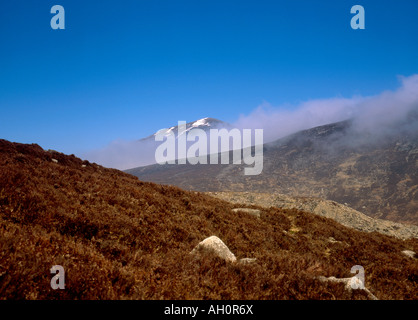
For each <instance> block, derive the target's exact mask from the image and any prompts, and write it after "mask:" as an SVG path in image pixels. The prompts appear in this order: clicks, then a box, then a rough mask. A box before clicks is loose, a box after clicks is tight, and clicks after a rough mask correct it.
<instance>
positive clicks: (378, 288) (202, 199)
mask: <svg viewBox="0 0 418 320" xmlns="http://www.w3.org/2000/svg"><path fill="white" fill-rule="evenodd" d="M242 206H243V205H241V204H231V203H228V202H225V201H222V200H220V199H216V198H213V197H210V196H208V195H204V194H201V193H198V192H189V191H184V190H181V189H179V188H177V187H174V186H163V185H157V184H154V183H147V182H142V181H140V180H138V179H137V178H136V177H134V176H131V175H129V174H126V173H123V172H121V171H118V170H114V169H106V168H104V167H101V166H98V165H96V164H94V163H90V162H87V161H82V160H80V159H78V158H76V157H75V156H67V155H64V154H62V153H59V152H56V151H44V150H43V149H42V148H41V147H39V146H38V145H36V144H32V145H26V144H19V143H11V142H8V141H5V140H0V298H1V299H273V300H274V299H367V298H368V296H367V295H366V293H365V292H364V291H363V290H353V291H352V292H351V293H350V292H349V291H347V290H346V289H345V286H344V284H343V283H333V282H323V281H321V278H319V277H322V276H324V277H337V278H346V277H351V276H353V275H352V274H351V273H350V269H351V267H352V266H354V265H361V266H363V267H364V269H365V279H366V281H365V285H366V287H367V288H368V289H369V290H370V292H372V293H373V294H374V295H375V296H376V297H377V298H379V299H417V298H418V267H417V262H416V258H413V257H409V256H407V255H405V254H404V253H402V251H404V250H412V251H415V252H418V240H417V239H410V240H400V239H397V238H394V237H390V236H386V235H382V234H378V233H365V232H360V231H356V230H353V229H350V228H347V227H345V226H342V225H340V224H338V223H337V222H335V221H333V220H331V219H327V218H325V217H320V216H317V215H313V214H310V213H306V212H302V211H298V210H296V209H289V210H286V209H278V208H273V207H271V208H263V207H256V206H251V208H253V209H258V210H260V212H261V213H260V216H259V217H255V216H252V215H250V214H247V213H246V212H244V211H243V210H241V211H240V210H237V212H235V211H233V210H232V209H233V208H240V207H242ZM213 235H215V236H217V237H219V238H220V239H222V241H223V242H224V243H225V244H226V245H227V246H228V247H229V249H230V250H231V251H232V252H233V253H234V254H235V256H236V257H237V258H238V259H242V258H256V260H255V262H252V263H232V262H227V261H225V260H222V259H220V258H218V257H217V256H215V255H214V254H213V253H212V254H211V253H207V254H202V255H194V254H190V252H191V251H192V250H193V248H195V246H196V245H197V244H198V243H199V242H201V241H202V240H204V239H206V238H208V237H210V236H213ZM53 265H62V266H63V267H64V269H65V271H66V287H65V289H64V290H52V289H51V287H50V281H51V277H52V275H51V274H50V269H51V267H52V266H53Z"/></svg>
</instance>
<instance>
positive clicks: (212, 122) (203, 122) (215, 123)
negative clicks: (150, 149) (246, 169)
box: [139, 117, 232, 141]
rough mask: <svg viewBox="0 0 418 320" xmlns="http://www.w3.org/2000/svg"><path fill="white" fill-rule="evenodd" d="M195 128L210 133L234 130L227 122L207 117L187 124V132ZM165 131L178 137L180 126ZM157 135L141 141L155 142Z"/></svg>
mask: <svg viewBox="0 0 418 320" xmlns="http://www.w3.org/2000/svg"><path fill="white" fill-rule="evenodd" d="M193 128H194V129H202V130H203V131H205V132H208V131H209V130H210V129H222V128H226V129H230V128H232V126H231V125H230V124H229V123H227V122H224V121H221V120H218V119H215V118H210V117H206V118H202V119H199V120H196V121H193V122H188V123H186V124H185V132H188V131H190V130H191V129H193ZM162 130H164V129H162ZM164 131H165V133H170V132H173V133H174V134H175V135H176V137H177V136H178V131H179V126H178V125H176V126H173V127H170V128H168V129H166V130H164ZM156 135H157V132H155V133H154V134H152V135H150V136H148V137H146V138H143V139H141V140H139V141H155V136H156Z"/></svg>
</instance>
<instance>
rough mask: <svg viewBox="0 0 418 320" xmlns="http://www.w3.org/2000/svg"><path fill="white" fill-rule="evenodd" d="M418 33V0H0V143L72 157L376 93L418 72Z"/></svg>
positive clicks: (395, 85) (392, 87)
mask: <svg viewBox="0 0 418 320" xmlns="http://www.w3.org/2000/svg"><path fill="white" fill-rule="evenodd" d="M55 4H60V5H62V6H63V7H64V8H65V19H66V20H65V23H66V29H65V30H52V29H51V27H50V20H51V18H52V16H53V14H51V13H50V9H51V7H52V6H53V5H55ZM356 4H361V5H363V6H364V8H365V12H366V29H365V30H353V29H351V27H350V20H351V17H352V16H353V15H352V14H351V13H350V8H351V7H352V6H353V5H356ZM417 35H418V1H416V0H398V1H370V0H363V1H357V0H356V1H354V0H350V1H348V0H339V1H335V0H334V1H325V0H318V1H298V0H292V1H291V0H286V1H279V0H276V1H261V0H257V1H255V0H254V1H245V0H240V1H228V0H223V1H218V0H211V1H207V0H194V1H180V0H166V1H159V0H147V1H145V0H136V1H124V0H121V1H103V0H102V1H90V0H86V1H76V0H71V1H66V0H55V1H46V0H39V1H18V0H16V1H5V0H4V1H1V2H0V111H1V118H0V138H2V139H7V140H11V141H16V142H23V143H38V144H39V145H41V146H42V147H43V148H45V149H49V148H51V149H55V150H59V151H62V152H64V153H68V154H72V153H74V154H76V155H78V154H81V153H82V152H85V151H87V150H91V149H96V148H101V147H103V146H105V145H107V144H108V143H110V142H111V141H113V140H117V139H123V140H133V139H139V138H142V137H144V136H148V135H149V134H151V133H153V132H155V131H156V130H158V129H160V128H162V127H167V126H171V125H175V124H177V121H178V120H186V121H193V120H197V119H200V118H203V117H207V116H210V117H214V118H218V119H221V120H224V121H228V122H234V121H236V120H237V119H238V117H239V115H240V114H250V113H251V112H252V111H253V110H254V109H256V108H257V107H258V106H259V105H260V104H263V103H264V102H268V103H269V104H271V105H274V106H283V105H288V108H292V106H295V105H297V104H298V103H301V102H303V101H307V100H311V99H324V98H332V97H347V98H349V97H352V96H355V95H361V96H370V95H377V94H379V93H381V92H382V91H385V90H394V89H396V88H397V87H398V86H399V83H398V79H397V76H398V75H403V76H411V75H413V74H417V73H418V36H417Z"/></svg>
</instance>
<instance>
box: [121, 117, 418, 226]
mask: <svg viewBox="0 0 418 320" xmlns="http://www.w3.org/2000/svg"><path fill="white" fill-rule="evenodd" d="M411 119H412V120H411V121H410V122H409V123H406V124H404V125H403V127H400V128H395V129H396V130H395V129H394V128H387V129H386V128H385V130H386V131H384V130H381V132H380V133H379V134H374V133H373V132H368V131H367V130H364V129H363V130H360V129H358V128H357V127H356V123H353V122H352V121H343V122H339V123H333V124H328V125H324V126H319V127H316V128H312V129H309V130H304V131H300V132H297V133H295V134H293V135H290V136H287V137H284V138H281V139H279V140H276V141H274V142H272V143H268V144H265V145H264V167H263V171H262V173H261V174H260V175H255V176H246V175H244V172H243V166H241V165H233V164H230V165H200V164H197V165H190V164H187V165H162V166H161V165H154V166H147V167H141V168H135V169H131V170H127V171H126V172H128V173H130V174H133V175H135V176H137V177H139V178H140V179H141V180H144V181H153V182H156V183H163V184H172V185H176V186H179V187H181V188H184V189H187V190H197V191H212V192H216V191H236V192H262V193H270V194H274V193H280V194H285V195H290V196H305V197H316V198H323V199H328V200H333V201H337V202H339V203H343V204H347V205H348V206H350V207H352V208H354V209H355V210H358V211H360V212H363V213H365V214H367V215H369V216H371V217H374V218H381V219H388V220H393V221H397V222H408V223H414V224H418V214H417V212H418V121H417V120H416V119H415V118H411ZM391 130H392V131H391Z"/></svg>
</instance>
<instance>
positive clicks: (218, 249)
mask: <svg viewBox="0 0 418 320" xmlns="http://www.w3.org/2000/svg"><path fill="white" fill-rule="evenodd" d="M202 250H208V251H212V252H214V253H215V254H216V255H217V256H218V257H220V258H222V259H224V260H226V261H229V262H235V261H237V258H236V257H235V255H234V254H233V253H232V252H231V251H230V250H229V249H228V247H227V246H226V245H225V243H223V241H222V240H221V239H219V238H218V237H216V236H211V237H209V238H206V239H205V240H203V241H202V242H200V243H199V244H198V245H197V246H196V247H195V248H194V249H193V250H192V251H191V252H190V253H191V254H196V253H198V252H200V251H202Z"/></svg>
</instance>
